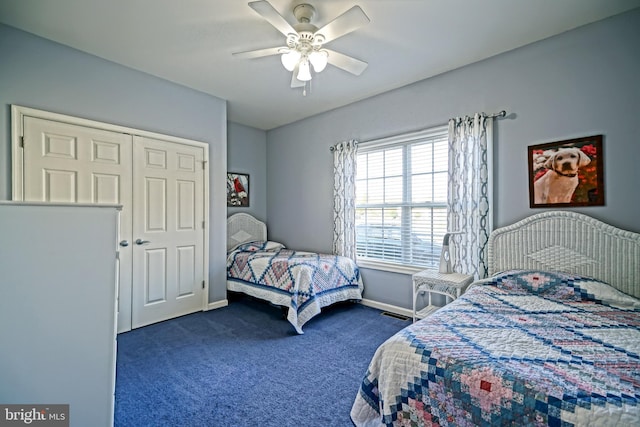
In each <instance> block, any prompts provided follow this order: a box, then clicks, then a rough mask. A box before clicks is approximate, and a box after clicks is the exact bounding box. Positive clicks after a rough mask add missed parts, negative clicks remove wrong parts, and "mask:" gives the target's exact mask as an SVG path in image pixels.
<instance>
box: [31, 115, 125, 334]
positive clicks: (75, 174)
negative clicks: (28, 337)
mask: <svg viewBox="0 0 640 427" xmlns="http://www.w3.org/2000/svg"><path fill="white" fill-rule="evenodd" d="M23 126H24V150H23V156H24V157H23V158H24V166H23V170H24V180H23V186H24V200H25V201H41V202H53V203H56V202H64V203H100V204H102V203H104V204H119V205H122V207H123V208H122V212H121V216H120V239H121V240H125V239H130V236H131V232H132V223H133V220H132V188H131V180H132V167H131V165H132V157H131V156H132V154H131V153H132V148H131V142H132V138H131V135H128V134H125V133H119V132H112V131H106V130H101V129H95V128H91V127H85V126H76V125H72V124H69V123H62V122H57V121H54V120H45V119H40V118H34V117H29V116H25V117H24V123H23ZM90 238H91V236H87V239H90ZM119 251H120V261H119V265H118V269H119V289H118V332H123V331H128V330H130V329H131V285H132V283H131V278H132V266H131V259H132V257H131V245H129V246H128V247H120V248H119Z"/></svg>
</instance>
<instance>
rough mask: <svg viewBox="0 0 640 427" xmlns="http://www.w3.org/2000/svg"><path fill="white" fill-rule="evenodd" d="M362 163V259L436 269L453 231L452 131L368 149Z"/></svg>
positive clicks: (393, 140)
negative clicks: (449, 223)
mask: <svg viewBox="0 0 640 427" xmlns="http://www.w3.org/2000/svg"><path fill="white" fill-rule="evenodd" d="M357 162H358V164H357V172H356V173H357V175H356V253H357V256H358V258H359V259H360V260H365V261H366V260H371V261H383V262H386V263H392V264H401V265H405V266H416V267H423V268H424V267H436V266H437V265H438V262H439V259H440V251H441V248H442V238H443V237H444V234H445V233H446V231H447V170H448V166H449V157H448V133H447V127H446V126H443V127H438V128H434V129H430V130H427V131H421V132H416V133H412V134H406V135H400V136H396V137H391V138H385V139H382V140H377V141H371V142H368V143H363V144H361V145H360V146H359V147H358V160H357Z"/></svg>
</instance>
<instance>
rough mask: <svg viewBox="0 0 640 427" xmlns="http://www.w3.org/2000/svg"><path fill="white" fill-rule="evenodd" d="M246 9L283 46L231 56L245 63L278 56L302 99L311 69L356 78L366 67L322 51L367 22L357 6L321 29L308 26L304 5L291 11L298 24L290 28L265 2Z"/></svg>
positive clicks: (307, 7) (309, 8)
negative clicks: (275, 34)
mask: <svg viewBox="0 0 640 427" xmlns="http://www.w3.org/2000/svg"><path fill="white" fill-rule="evenodd" d="M249 7H251V8H252V9H253V10H255V11H256V12H257V13H258V14H259V15H260V16H262V17H263V18H264V19H265V20H266V21H267V22H269V23H270V24H271V25H273V26H274V27H275V28H276V29H277V30H278V31H280V32H281V33H282V34H284V35H285V36H286V46H278V47H270V48H266V49H258V50H252V51H248V52H238V53H234V54H233V55H234V56H237V57H239V58H249V59H251V58H261V57H264V56H270V55H281V56H280V59H281V61H282V65H283V66H284V67H285V68H286V69H287V70H288V71H291V72H292V75H291V87H292V88H298V87H304V91H303V94H304V95H306V88H307V83H308V82H309V81H310V80H311V78H312V75H311V70H312V69H313V71H314V72H315V73H319V72H321V71H322V70H324V68H325V67H326V66H327V64H331V65H333V66H335V67H338V68H340V69H342V70H345V71H348V72H349V73H351V74H354V75H356V76H359V75H360V74H361V73H362V72H363V71H364V70H365V68H367V65H368V64H367V63H366V62H364V61H361V60H359V59H356V58H353V57H351V56H347V55H344V54H342V53H340V52H336V51H334V50H331V49H327V48H325V47H324V45H325V44H326V43H329V42H330V41H332V40H335V39H337V38H338V37H341V36H344V35H345V34H348V33H350V32H352V31H355V30H357V29H358V28H360V27H362V26H363V25H366V24H368V23H369V18H368V17H367V15H365V13H364V12H363V11H362V9H361V8H360V7H359V6H354V7H352V8H351V9H349V10H347V11H346V12H344V13H343V14H342V15H340V16H338V17H337V18H335V19H334V20H333V21H331V22H329V23H328V24H326V25H324V26H323V27H321V28H318V27H316V26H315V25H313V24H312V23H311V20H312V19H313V16H314V15H315V9H314V7H313V6H311V5H310V4H307V3H302V4H298V5H297V6H295V7H294V8H293V15H294V16H295V18H296V20H297V21H298V23H297V24H294V25H291V24H289V22H287V20H286V19H285V18H284V17H283V16H282V15H281V14H280V13H278V11H277V10H276V9H274V7H273V6H272V5H271V3H269V2H268V1H266V0H263V1H253V2H250V3H249Z"/></svg>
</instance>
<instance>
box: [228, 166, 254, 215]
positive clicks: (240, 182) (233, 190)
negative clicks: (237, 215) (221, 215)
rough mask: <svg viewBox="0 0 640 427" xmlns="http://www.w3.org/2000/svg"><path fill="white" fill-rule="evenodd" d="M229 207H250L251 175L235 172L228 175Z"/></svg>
mask: <svg viewBox="0 0 640 427" xmlns="http://www.w3.org/2000/svg"><path fill="white" fill-rule="evenodd" d="M227 206H229V207H234V208H246V207H249V175H247V174H243V173H235V172H228V173H227Z"/></svg>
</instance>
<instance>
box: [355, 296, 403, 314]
mask: <svg viewBox="0 0 640 427" xmlns="http://www.w3.org/2000/svg"><path fill="white" fill-rule="evenodd" d="M360 304H362V305H366V306H367V307H372V308H377V309H378V310H382V311H390V312H392V313H396V314H400V315H402V316H407V317H411V318H413V312H412V311H411V310H409V309H408V308H402V307H398V306H395V305H391V304H385V303H383V302H378V301H373V300H370V299H366V298H363V299H362V301H360Z"/></svg>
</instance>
